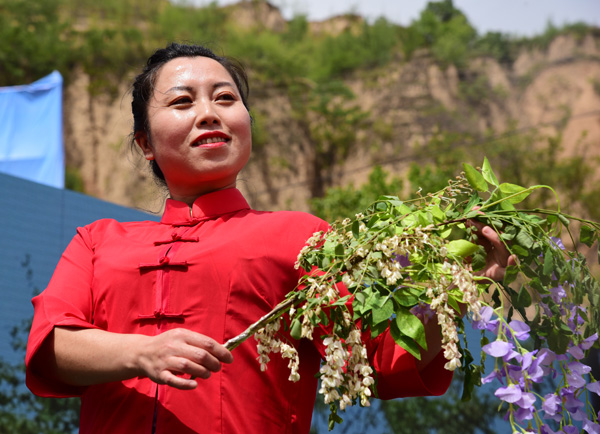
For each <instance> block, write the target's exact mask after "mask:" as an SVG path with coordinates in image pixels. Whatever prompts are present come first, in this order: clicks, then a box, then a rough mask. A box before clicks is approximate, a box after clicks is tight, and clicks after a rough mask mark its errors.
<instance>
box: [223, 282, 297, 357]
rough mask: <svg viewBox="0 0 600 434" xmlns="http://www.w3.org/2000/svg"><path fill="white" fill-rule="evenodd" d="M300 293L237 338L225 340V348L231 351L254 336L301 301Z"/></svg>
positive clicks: (278, 306)
mask: <svg viewBox="0 0 600 434" xmlns="http://www.w3.org/2000/svg"><path fill="white" fill-rule="evenodd" d="M299 295H300V293H296V294H294V296H293V297H291V298H289V299H287V300H284V301H282V302H281V303H279V304H278V305H277V306H275V308H274V309H273V310H272V311H271V312H269V313H268V314H266V315H264V316H263V317H262V318H261V319H259V320H258V321H256V322H255V323H254V324H252V325H251V326H250V327H248V328H247V329H246V330H245V331H244V332H242V333H240V334H239V335H237V336H236V337H235V338H231V339H229V340H228V341H227V342H225V348H227V349H228V350H229V351H231V350H233V349H234V348H236V347H237V346H239V345H241V344H242V343H243V342H244V341H245V340H246V339H248V338H249V337H251V336H253V335H254V333H256V332H257V331H258V330H260V329H261V328H263V327H264V326H266V325H267V324H268V323H269V322H270V321H271V320H272V319H273V318H277V317H279V316H281V315H282V314H283V313H284V312H286V311H287V310H288V309H289V308H290V307H292V306H293V305H295V304H296V303H297V302H298V301H300V297H299Z"/></svg>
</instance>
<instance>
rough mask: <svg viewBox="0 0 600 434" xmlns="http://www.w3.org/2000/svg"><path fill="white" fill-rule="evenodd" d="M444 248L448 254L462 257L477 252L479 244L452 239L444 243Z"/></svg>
mask: <svg viewBox="0 0 600 434" xmlns="http://www.w3.org/2000/svg"><path fill="white" fill-rule="evenodd" d="M446 249H448V254H450V255H453V256H458V257H460V258H464V257H466V256H470V255H472V254H474V253H475V252H477V251H478V250H479V246H478V245H477V244H474V243H471V242H470V241H467V240H454V241H450V242H449V243H448V244H446Z"/></svg>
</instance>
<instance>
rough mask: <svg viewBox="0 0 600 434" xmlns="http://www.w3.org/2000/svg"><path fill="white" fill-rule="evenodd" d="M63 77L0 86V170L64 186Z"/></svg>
mask: <svg viewBox="0 0 600 434" xmlns="http://www.w3.org/2000/svg"><path fill="white" fill-rule="evenodd" d="M62 83H63V79H62V76H61V75H60V73H59V72H58V71H54V72H52V73H51V74H50V75H47V76H46V77H44V78H42V79H40V80H38V81H36V82H33V83H31V84H29V85H24V86H10V87H0V172H3V173H7V174H9V175H13V176H18V177H21V178H25V179H28V180H30V181H35V182H39V183H41V184H45V185H49V186H52V187H56V188H64V179H65V165H64V148H63V134H62Z"/></svg>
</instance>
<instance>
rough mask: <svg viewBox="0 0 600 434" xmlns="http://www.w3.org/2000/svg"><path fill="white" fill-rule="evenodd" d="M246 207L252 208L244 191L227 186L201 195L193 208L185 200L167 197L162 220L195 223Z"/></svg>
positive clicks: (174, 222)
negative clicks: (243, 193)
mask: <svg viewBox="0 0 600 434" xmlns="http://www.w3.org/2000/svg"><path fill="white" fill-rule="evenodd" d="M245 209H250V205H248V202H246V199H245V198H244V196H242V193H241V192H240V191H239V190H238V189H237V188H227V189H225V190H218V191H213V192H212V193H208V194H205V195H202V196H200V197H199V198H198V199H196V200H195V201H194V203H193V204H192V209H191V210H190V207H189V206H188V204H187V203H185V202H181V201H178V200H174V199H167V202H166V204H165V212H164V213H163V216H162V218H161V220H160V222H161V223H163V224H168V225H173V226H188V225H195V224H197V223H199V222H201V221H204V220H210V219H214V218H217V217H219V216H221V215H223V214H229V213H232V212H236V211H241V210H245Z"/></svg>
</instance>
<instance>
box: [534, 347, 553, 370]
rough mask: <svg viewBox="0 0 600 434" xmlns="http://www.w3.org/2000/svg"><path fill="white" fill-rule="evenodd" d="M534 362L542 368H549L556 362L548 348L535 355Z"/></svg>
mask: <svg viewBox="0 0 600 434" xmlns="http://www.w3.org/2000/svg"><path fill="white" fill-rule="evenodd" d="M536 360H537V361H538V364H540V365H542V366H550V365H552V363H553V362H554V360H556V353H555V352H554V351H552V350H550V349H548V348H542V349H541V350H540V352H539V353H538V354H537V357H536Z"/></svg>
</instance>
